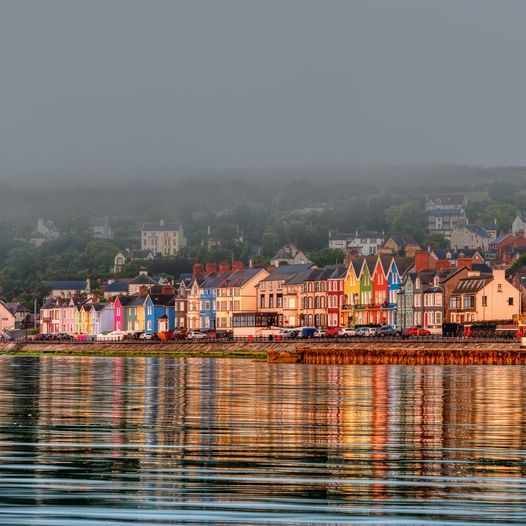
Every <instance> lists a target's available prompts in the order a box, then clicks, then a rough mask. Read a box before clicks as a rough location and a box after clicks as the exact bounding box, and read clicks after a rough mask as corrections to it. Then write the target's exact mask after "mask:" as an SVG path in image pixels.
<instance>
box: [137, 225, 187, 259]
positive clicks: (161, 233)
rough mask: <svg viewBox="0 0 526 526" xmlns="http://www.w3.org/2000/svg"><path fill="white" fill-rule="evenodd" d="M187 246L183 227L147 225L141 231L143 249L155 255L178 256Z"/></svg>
mask: <svg viewBox="0 0 526 526" xmlns="http://www.w3.org/2000/svg"><path fill="white" fill-rule="evenodd" d="M185 246H186V238H185V237H184V232H183V225H181V223H167V222H165V221H164V219H161V220H160V221H159V223H145V224H144V225H142V229H141V249H142V250H151V251H152V252H153V253H154V254H155V255H157V254H159V255H161V256H176V255H177V254H179V252H180V251H181V249H183V248H184V247H185Z"/></svg>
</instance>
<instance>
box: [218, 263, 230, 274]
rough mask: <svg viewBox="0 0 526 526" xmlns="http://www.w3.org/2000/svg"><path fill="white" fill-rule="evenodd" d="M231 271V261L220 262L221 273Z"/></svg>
mask: <svg viewBox="0 0 526 526" xmlns="http://www.w3.org/2000/svg"><path fill="white" fill-rule="evenodd" d="M223 272H230V263H229V262H228V261H221V263H219V273H220V274H222V273H223Z"/></svg>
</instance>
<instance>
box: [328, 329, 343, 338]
mask: <svg viewBox="0 0 526 526" xmlns="http://www.w3.org/2000/svg"><path fill="white" fill-rule="evenodd" d="M339 332H340V329H338V328H337V327H331V328H330V329H325V337H326V338H336V336H338V333H339Z"/></svg>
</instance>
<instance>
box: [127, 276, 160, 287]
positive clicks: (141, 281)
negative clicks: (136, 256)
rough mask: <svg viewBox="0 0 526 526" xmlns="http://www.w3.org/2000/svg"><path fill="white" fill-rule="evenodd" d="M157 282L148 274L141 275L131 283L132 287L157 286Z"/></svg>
mask: <svg viewBox="0 0 526 526" xmlns="http://www.w3.org/2000/svg"><path fill="white" fill-rule="evenodd" d="M157 283H158V282H157V281H155V280H154V279H153V278H151V277H150V276H148V275H146V274H139V275H138V276H136V277H135V278H133V279H132V280H131V281H130V283H129V284H130V285H157Z"/></svg>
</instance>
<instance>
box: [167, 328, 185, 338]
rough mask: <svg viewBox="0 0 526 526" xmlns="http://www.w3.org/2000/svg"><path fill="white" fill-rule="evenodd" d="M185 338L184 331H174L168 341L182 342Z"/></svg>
mask: <svg viewBox="0 0 526 526" xmlns="http://www.w3.org/2000/svg"><path fill="white" fill-rule="evenodd" d="M185 338H186V331H185V330H182V329H175V330H173V331H172V334H171V335H170V340H184V339H185Z"/></svg>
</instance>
